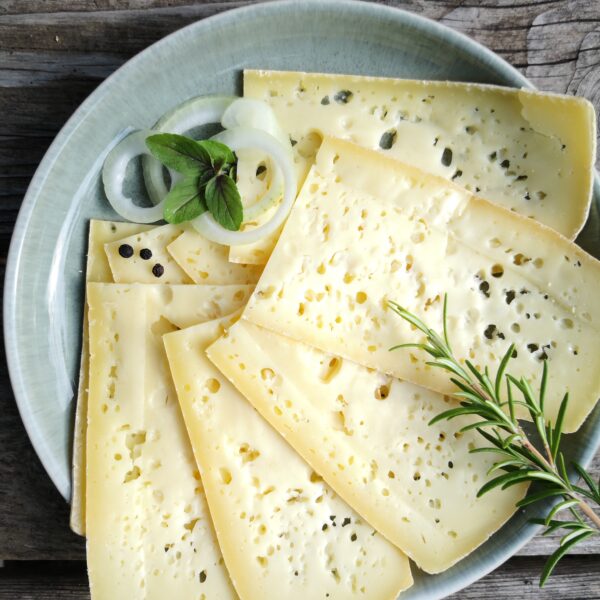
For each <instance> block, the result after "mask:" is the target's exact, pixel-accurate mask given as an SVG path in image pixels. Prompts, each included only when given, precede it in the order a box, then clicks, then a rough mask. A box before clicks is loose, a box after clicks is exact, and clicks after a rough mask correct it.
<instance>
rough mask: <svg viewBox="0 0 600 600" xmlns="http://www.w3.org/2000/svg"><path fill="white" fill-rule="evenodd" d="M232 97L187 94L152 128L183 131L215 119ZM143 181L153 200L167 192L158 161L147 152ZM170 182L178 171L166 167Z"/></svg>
mask: <svg viewBox="0 0 600 600" xmlns="http://www.w3.org/2000/svg"><path fill="white" fill-rule="evenodd" d="M234 100H235V98H233V97H230V96H197V97H195V98H190V99H189V100H186V101H185V102H183V103H182V104H179V105H178V106H176V107H175V108H174V109H172V110H170V111H169V112H167V113H165V114H164V115H163V116H162V117H161V118H160V119H159V120H158V121H157V122H156V124H155V125H154V127H153V129H154V130H155V133H156V132H163V131H164V132H167V133H179V134H184V133H186V132H188V131H189V130H190V129H194V127H201V126H202V125H209V124H210V123H219V122H220V121H221V119H222V117H223V114H224V112H225V110H226V109H227V107H228V106H229V105H230V104H231V103H232V102H233V101H234ZM142 166H143V170H144V182H145V183H146V188H147V190H148V195H149V196H150V199H151V200H152V202H153V203H154V204H158V203H159V202H160V201H161V200H162V199H163V198H164V197H165V196H166V195H167V194H168V193H169V189H168V188H167V185H166V183H165V178H164V173H163V166H162V163H161V162H160V161H159V160H157V159H156V158H154V157H153V156H148V157H147V158H146V157H145V158H144V162H143V165H142ZM169 174H170V175H171V184H173V182H174V181H175V180H177V179H178V174H177V173H175V172H174V171H171V170H169Z"/></svg>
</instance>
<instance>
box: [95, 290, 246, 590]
mask: <svg viewBox="0 0 600 600" xmlns="http://www.w3.org/2000/svg"><path fill="white" fill-rule="evenodd" d="M248 293H249V288H248V286H192V285H173V286H169V285H139V284H100V283H91V284H89V285H88V305H89V324H90V334H89V335H90V337H89V340H90V383H89V407H88V408H89V410H88V430H87V477H86V480H87V487H86V499H87V506H86V533H87V537H88V543H87V558H88V571H89V578H90V588H91V592H92V598H94V599H97V600H103V599H105V598H106V599H110V600H114V599H120V598H123V599H128V600H131V598H136V599H137V598H140V599H148V600H154V599H157V600H159V599H161V600H162V599H164V598H165V597H169V595H170V596H172V597H173V598H206V599H208V598H235V597H236V594H235V592H234V590H233V588H232V586H231V583H230V581H229V579H228V576H227V572H226V569H225V567H224V565H223V561H222V557H221V554H220V550H219V547H218V544H217V542H216V539H215V536H214V532H213V529H212V524H211V521H210V515H209V513H208V508H207V505H206V500H205V497H204V492H203V488H202V484H201V482H200V475H199V473H198V471H197V467H196V464H195V461H194V457H193V454H192V450H191V447H190V445H189V440H188V438H187V435H186V431H185V426H184V423H183V420H182V418H181V413H180V409H179V405H178V403H177V397H176V394H175V390H174V389H173V386H172V381H171V377H170V373H169V368H168V364H167V360H166V356H165V353H164V347H163V344H162V336H163V334H165V333H166V332H170V331H175V330H176V329H177V328H180V327H189V326H190V325H192V324H196V323H199V322H202V321H206V320H208V319H214V318H216V317H219V316H221V315H223V314H225V313H229V312H231V311H233V310H236V309H238V308H240V307H241V306H243V304H244V302H245V300H246V298H247V296H248Z"/></svg>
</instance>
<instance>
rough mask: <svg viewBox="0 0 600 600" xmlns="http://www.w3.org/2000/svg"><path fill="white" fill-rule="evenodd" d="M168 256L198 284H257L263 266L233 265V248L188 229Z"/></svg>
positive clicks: (171, 246) (170, 247)
mask: <svg viewBox="0 0 600 600" xmlns="http://www.w3.org/2000/svg"><path fill="white" fill-rule="evenodd" d="M167 251H168V253H169V254H170V255H171V256H172V257H173V259H174V260H175V262H176V263H177V264H178V265H179V266H180V267H181V269H183V271H185V272H186V274H187V275H188V277H189V278H190V279H191V280H192V281H194V282H195V283H210V284H231V283H256V282H257V281H258V278H259V277H260V274H261V272H262V267H261V266H256V265H239V264H235V263H231V262H229V248H228V247H227V246H222V245H221V244H215V243H213V242H211V241H209V240H207V239H206V238H204V237H203V236H201V235H200V234H199V233H197V232H196V231H194V230H193V229H187V230H186V231H184V232H183V233H182V234H181V235H180V236H179V237H177V238H176V239H175V240H174V241H173V242H171V243H170V244H169V245H168V246H167Z"/></svg>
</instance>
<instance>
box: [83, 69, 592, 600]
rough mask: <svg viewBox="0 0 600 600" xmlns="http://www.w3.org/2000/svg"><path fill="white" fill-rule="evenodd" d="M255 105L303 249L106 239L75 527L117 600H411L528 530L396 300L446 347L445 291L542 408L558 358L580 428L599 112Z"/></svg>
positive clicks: (452, 91) (587, 380)
mask: <svg viewBox="0 0 600 600" xmlns="http://www.w3.org/2000/svg"><path fill="white" fill-rule="evenodd" d="M244 87H245V95H247V96H249V97H253V98H260V99H263V100H265V101H267V102H268V103H269V104H270V105H271V106H272V108H273V109H274V111H275V113H276V115H277V117H278V119H279V121H280V124H281V125H282V128H283V129H284V130H285V131H286V132H287V133H289V135H290V137H291V138H292V143H293V144H294V159H295V162H296V166H297V170H298V174H299V176H300V181H304V183H303V186H302V189H301V192H300V194H299V197H298V199H297V201H296V204H295V207H294V209H293V210H292V213H291V215H290V217H289V219H288V221H287V223H286V225H285V226H284V228H283V230H282V231H281V232H278V234H277V235H276V236H273V237H271V238H268V239H265V240H262V241H261V242H259V243H257V244H252V245H250V246H240V247H236V248H232V249H231V250H230V249H228V248H227V247H224V246H220V245H218V244H214V243H211V242H208V241H207V240H205V239H204V238H202V237H201V236H200V235H199V234H197V233H196V232H194V231H193V230H192V229H190V228H189V227H187V226H178V225H165V226H160V227H147V226H141V225H134V224H119V223H108V222H99V221H93V222H92V223H91V227H90V241H89V253H88V270H87V281H88V287H87V304H86V306H87V310H86V313H85V316H84V335H83V346H82V361H81V377H80V387H79V394H78V406H77V416H76V431H75V444H74V464H73V475H74V486H73V487H74V492H73V494H74V496H73V505H72V527H73V529H74V530H76V531H78V532H79V533H85V534H86V535H87V537H88V542H87V544H88V545H87V549H88V569H89V575H90V585H91V590H92V597H93V598H94V599H95V600H103V599H104V598H107V599H108V598H109V599H111V600H112V599H120V598H123V599H128V600H129V599H130V598H143V599H149V600H153V599H155V598H157V599H158V598H161V599H162V598H165V597H168V596H169V595H170V596H173V597H175V598H201V599H209V598H238V597H240V598H242V599H243V600H254V599H256V598H266V597H270V596H272V595H273V594H274V593H276V594H277V595H278V596H281V597H285V598H298V599H304V598H317V597H325V598H331V599H334V598H340V599H345V598H348V599H350V598H374V599H379V598H381V599H390V600H391V599H392V598H395V597H396V596H397V594H398V593H400V592H401V591H402V590H404V589H406V588H408V587H409V586H410V585H411V584H412V577H411V571H410V565H409V561H408V558H407V557H410V558H411V559H412V560H413V561H414V562H415V563H416V564H417V565H418V566H419V567H420V568H422V569H423V570H424V571H426V572H429V573H438V572H441V571H443V570H445V569H447V568H449V567H450V566H452V565H453V564H455V563H456V562H457V561H458V560H460V559H461V558H463V557H464V556H466V555H467V554H469V553H470V552H472V551H473V550H474V549H475V548H477V547H479V546H480V545H481V544H482V543H483V542H485V540H486V539H487V538H488V537H489V536H490V535H491V534H492V533H493V532H494V531H496V530H497V529H498V528H499V527H501V526H502V524H503V523H505V522H506V521H507V519H509V517H510V516H511V515H512V514H513V513H514V511H515V504H516V503H517V502H518V501H519V500H520V499H521V498H522V497H523V496H524V494H525V493H526V486H524V485H520V486H515V487H512V488H510V489H509V490H499V489H496V490H494V491H493V492H491V493H488V494H486V495H484V496H483V497H481V498H478V497H477V492H478V490H479V489H480V487H481V485H482V484H483V483H484V482H485V481H486V479H487V478H488V477H490V474H489V470H490V467H492V465H493V463H494V462H495V460H497V456H495V455H493V454H489V453H485V454H483V453H477V454H473V453H471V452H470V451H471V450H472V449H474V448H475V447H476V446H477V445H478V444H479V443H480V438H479V434H478V433H477V432H475V431H465V432H462V431H460V430H461V428H462V427H464V426H465V425H468V424H470V423H471V422H472V421H471V419H470V418H466V417H465V418H461V419H457V420H455V421H452V422H450V423H449V422H440V423H437V424H435V425H429V421H430V420H431V418H432V417H433V416H435V415H437V414H439V413H440V412H442V411H443V410H445V409H446V408H447V407H448V406H449V405H451V403H452V402H454V401H453V400H452V399H451V398H450V397H448V396H447V395H444V394H451V393H452V392H453V387H452V385H450V383H449V381H448V379H447V378H446V377H445V376H444V374H443V373H442V372H441V371H437V370H434V369H432V368H430V367H428V366H427V365H425V362H424V358H425V357H424V356H423V355H422V354H420V353H419V352H418V351H408V350H402V351H398V352H396V353H390V352H389V347H390V346H393V345H395V344H398V343H402V342H420V341H422V338H421V337H420V336H419V335H417V333H416V332H415V330H414V328H411V327H409V326H408V325H407V324H406V323H404V322H403V321H402V320H401V319H400V318H399V317H397V316H396V315H395V314H394V313H393V312H392V311H391V310H390V309H389V301H392V300H393V301H396V302H398V303H400V304H402V305H404V306H405V307H407V308H408V309H409V310H411V311H412V312H414V313H416V314H417V315H418V316H420V317H422V318H423V319H424V320H426V321H427V322H428V323H429V324H431V325H432V326H433V327H434V328H436V329H441V326H442V323H441V305H442V302H443V298H444V295H445V294H448V296H449V310H448V332H449V337H450V339H451V340H452V343H453V348H454V351H455V354H456V355H457V356H459V357H461V358H462V359H465V358H470V359H471V360H472V361H473V362H475V363H476V365H477V366H478V367H479V368H482V369H483V368H486V367H490V368H492V369H493V368H494V367H495V366H496V365H497V364H498V361H499V360H500V358H501V356H502V355H503V353H504V352H505V351H506V349H507V348H508V346H509V344H510V343H514V344H515V353H514V359H513V362H512V363H511V366H510V371H511V372H512V373H513V374H514V375H516V376H524V377H527V378H528V379H529V380H530V381H531V382H532V385H534V386H535V385H536V383H537V382H538V379H539V375H540V373H541V365H542V362H543V361H548V362H549V364H550V366H551V368H550V381H549V390H551V393H549V395H548V397H547V398H546V410H547V412H548V414H549V416H550V417H551V418H553V417H555V415H556V412H557V408H558V403H559V401H560V399H561V397H562V393H563V392H564V391H565V390H566V389H567V388H569V391H570V393H571V405H570V408H569V411H568V413H567V415H566V418H565V430H566V431H575V430H576V429H577V428H578V427H579V426H580V425H581V423H582V422H583V420H584V419H585V417H586V415H587V414H588V413H589V411H590V410H591V408H592V407H593V405H594V403H595V400H596V398H597V397H598V394H599V392H600V374H598V371H597V369H595V368H594V367H595V364H594V357H595V356H596V355H597V353H598V352H599V351H600V342H599V341H598V339H600V338H599V336H598V333H600V331H598V327H599V325H598V323H599V320H600V314H599V313H598V310H597V308H596V306H595V303H594V299H595V297H596V295H597V293H598V291H599V290H598V289H597V288H598V286H599V285H600V284H599V283H598V282H599V281H600V266H599V263H598V262H597V261H595V260H594V259H592V258H591V257H589V256H588V255H586V254H585V253H584V252H582V251H581V250H580V249H578V248H577V247H576V246H575V245H573V244H572V243H571V242H569V241H568V239H567V238H566V237H563V236H562V235H561V233H562V234H564V235H565V236H567V237H571V238H572V237H574V236H575V235H576V233H577V232H578V231H579V230H580V228H581V226H582V224H583V222H584V220H585V216H586V214H587V210H588V207H589V199H590V192H591V181H592V179H591V176H592V164H593V157H594V136H593V131H594V128H593V123H594V115H593V111H592V110H591V108H590V106H589V104H587V103H586V102H584V101H581V100H577V99H574V98H566V97H559V96H552V95H543V94H538V93H535V92H528V91H520V90H514V91H513V90H504V89H500V88H493V87H486V86H476V85H471V84H448V83H436V82H414V81H402V80H385V79H374V78H363V77H341V76H329V75H315V74H313V75H310V74H304V73H274V72H259V71H249V72H246V73H245V82H244ZM564 114H568V115H569V123H568V126H567V125H563V123H564V122H565V120H564ZM329 135H334V136H336V137H337V138H346V139H347V140H351V142H356V145H355V144H354V143H351V142H349V141H342V140H341V139H334V138H330V137H328V136H329ZM324 136H325V137H324ZM396 159H400V160H403V161H405V163H409V164H410V165H412V166H408V164H404V163H402V162H398V161H397V160H396ZM250 175H251V174H250ZM250 175H249V174H247V173H246V174H244V176H243V178H244V179H247V178H249V179H253V178H252V177H250ZM255 180H256V178H254V179H253V181H255ZM472 193H475V194H481V195H482V196H484V197H486V198H488V199H489V200H491V201H493V202H494V203H495V204H492V203H490V202H488V201H485V200H481V199H479V198H478V197H476V196H474V195H473V194H472ZM498 204H500V205H501V206H502V207H503V208H502V207H499V206H498ZM506 208H509V209H512V211H513V212H510V211H507V210H505V209H506ZM271 212H272V211H271ZM515 213H517V214H515ZM518 213H520V214H518ZM270 214H271V213H270V212H267V213H265V215H263V216H262V217H261V218H260V219H259V220H258V221H257V223H256V224H258V223H260V222H262V220H265V219H267V218H269V216H270ZM527 217H531V218H530V219H528V218H527ZM541 223H545V224H546V225H549V226H551V227H554V228H555V229H557V230H558V231H560V232H561V233H556V232H555V231H552V230H551V229H549V228H548V227H547V226H546V225H543V224H541ZM251 226H253V225H251ZM267 261H268V262H267ZM265 263H267V264H266V266H265V267H264V271H263V265H264V264H265ZM255 286H256V289H254V287H255ZM240 317H241V318H240ZM574 374H575V375H576V376H575V377H574V376H573V375H574ZM409 382H410V383H409ZM420 386H421V387H420Z"/></svg>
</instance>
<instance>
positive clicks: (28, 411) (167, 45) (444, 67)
mask: <svg viewBox="0 0 600 600" xmlns="http://www.w3.org/2000/svg"><path fill="white" fill-rule="evenodd" d="M244 67H251V68H271V69H285V70H308V71H326V72H327V71H328V72H337V73H356V74H364V75H387V76H393V77H409V78H423V79H452V80H460V81H474V82H483V83H496V84H502V85H510V86H525V87H531V85H530V84H529V82H528V81H527V80H526V79H525V78H524V77H523V76H522V75H520V74H519V73H518V72H517V71H516V70H515V69H513V68H512V67H511V66H510V65H508V64H507V63H506V62H504V61H503V60H502V59H500V58H498V57H497V56H496V55H495V54H493V53H492V52H490V51H489V50H487V49H485V48H483V47H482V46H480V45H478V44H476V43H475V42H473V41H472V40H470V39H468V38H466V37H464V36H462V35H460V34H458V33H456V32H454V31H452V30H450V29H447V28H445V27H443V26H441V25H438V24H436V23H434V22H432V21H428V20H425V19H423V18H420V17H417V16H415V15H412V14H410V13H406V12H403V11H400V10H397V9H392V8H387V7H384V6H377V5H373V4H366V3H360V2H349V1H337V2H336V1H331V0H330V1H319V2H310V1H308V2H306V1H304V2H300V1H298V2H293V1H288V2H273V3H268V4H261V5H254V6H250V7H247V8H241V9H238V10H233V11H230V12H227V13H224V14H221V15H218V16H215V17H211V18H209V19H206V20H204V21H201V22H199V23H195V24H193V25H190V26H189V27H186V28H185V29H182V30H180V31H178V32H176V33H174V34H173V35H170V36H168V37H167V38H165V39H163V40H161V41H160V42H158V43H156V44H154V45H153V46H151V47H150V48H148V49H147V50H145V51H144V52H142V53H141V54H139V55H138V56H136V57H135V58H133V59H132V60H130V61H129V62H128V63H127V64H126V65H124V66H123V67H122V68H120V69H119V70H118V71H117V72H116V73H115V74H114V75H112V76H111V77H109V78H108V79H107V80H106V81H105V82H104V83H103V84H102V85H101V86H100V87H99V88H98V89H97V90H96V91H95V92H94V93H93V94H92V95H91V96H90V97H89V98H88V99H87V100H86V101H85V102H84V103H83V104H82V105H81V107H80V108H79V109H78V110H77V112H76V113H75V114H74V115H73V116H72V117H71V119H70V120H69V121H68V123H67V124H66V125H65V126H64V128H63V129H62V131H61V132H60V133H59V134H58V136H57V137H56V139H55V140H54V143H53V144H52V145H51V147H50V149H49V150H48V152H47V153H46V156H45V157H44V159H43V160H42V163H41V164H40V166H39V168H38V170H37V172H36V174H35V176H34V178H33V180H32V182H31V185H30V186H29V190H28V191H27V194H26V196H25V199H24V201H23V206H22V208H21V211H20V213H19V218H18V220H17V224H16V228H15V232H14V235H13V239H12V243H11V247H10V254H9V259H8V266H7V273H6V281H5V297H4V301H5V304H4V331H5V343H6V354H7V357H8V363H9V368H10V376H11V381H12V385H13V388H14V392H15V395H16V398H17V402H18V405H19V410H20V412H21V416H22V418H23V421H24V423H25V426H26V428H27V431H28V433H29V436H30V438H31V441H32V443H33V445H34V447H35V449H36V451H37V453H38V455H39V457H40V459H41V461H42V463H43V464H44V466H45V468H46V470H47V471H48V474H49V475H50V477H51V478H52V480H53V481H54V483H55V484H56V486H57V488H58V489H59V490H60V492H61V494H63V496H64V497H65V498H68V497H69V488H70V453H71V421H72V410H73V407H72V404H71V399H72V396H73V390H74V389H75V385H76V379H77V371H78V361H79V349H80V335H81V314H82V302H83V283H84V271H83V269H84V253H85V239H86V232H87V225H88V220H89V219H90V218H91V217H96V218H115V215H114V213H113V212H112V211H111V210H110V208H109V207H108V204H107V202H106V200H105V198H104V196H103V193H102V190H101V186H100V184H99V179H98V173H99V168H100V166H101V164H102V155H103V152H104V151H105V149H106V148H107V147H108V146H109V145H110V144H111V142H112V141H113V140H114V139H115V138H116V137H117V136H118V135H119V134H120V133H121V132H123V130H124V129H125V128H127V127H131V126H133V127H135V128H141V127H148V126H151V125H152V123H154V122H155V121H156V120H157V118H158V117H159V116H160V115H161V114H162V113H164V112H165V111H166V110H168V109H169V108H171V107H173V106H174V105H176V104H178V103H179V102H181V101H183V100H185V99H186V98H188V97H190V96H194V95H198V94H210V93H217V92H218V93H220V94H233V93H240V92H241V85H240V84H241V70H242V69H243V68H244ZM598 191H599V186H598V184H597V185H596V195H595V203H594V209H593V217H592V219H591V221H590V223H588V226H587V227H586V230H585V233H584V235H583V238H582V240H583V241H582V243H583V245H584V246H585V247H586V249H587V250H589V251H591V252H593V253H594V254H596V255H598V254H600V252H599V251H600V243H599V239H600V236H599V235H598V218H597V212H598V211H597V202H598V198H599V197H600V195H599V194H598ZM599 423H600V410H599V409H598V408H597V409H596V410H595V412H594V414H593V415H592V416H591V417H590V418H589V419H588V421H587V423H586V424H585V426H584V427H583V428H582V429H581V430H580V431H579V432H578V433H577V434H576V435H574V436H571V438H572V439H571V440H570V442H571V444H572V448H573V453H574V455H575V456H577V458H578V459H579V460H580V462H582V463H584V464H585V463H587V462H588V461H589V460H590V459H591V457H592V456H593V454H594V452H595V451H596V449H597V447H598V444H599V442H600V429H599V428H598V427H597V426H598V424H599ZM594 429H596V430H597V431H596V432H594ZM528 516H530V515H526V514H524V513H521V514H519V515H517V516H515V517H514V518H513V519H512V520H511V521H510V523H508V524H507V525H506V526H505V527H504V528H503V529H502V530H501V531H500V532H498V533H497V534H496V535H494V536H493V538H492V539H491V540H489V541H488V542H487V543H486V544H485V545H484V546H482V547H481V548H480V549H479V550H478V551H476V552H475V553H473V554H472V555H471V556H469V557H468V558H467V559H465V560H464V561H462V562H461V563H460V564H458V565H457V566H455V567H454V568H452V569H450V570H449V571H447V572H445V573H443V574H441V575H438V576H435V577H432V576H426V575H423V574H420V573H418V572H417V573H416V583H415V586H414V587H413V588H412V589H411V590H409V591H408V592H407V593H406V594H404V595H403V598H406V599H408V598H410V599H415V598H422V599H425V598H426V599H428V600H432V599H433V598H438V597H442V596H445V595H447V594H450V593H452V592H455V591H457V590H459V589H461V588H463V587H465V586H467V585H469V584H470V583H471V582H473V581H475V580H476V579H478V578H479V577H482V576H483V575H484V574H486V573H487V572H489V571H491V570H492V569H494V568H496V567H497V566H498V565H499V564H501V563H502V562H504V561H505V560H506V559H507V558H508V557H509V556H510V555H512V554H513V553H514V552H515V551H516V550H517V549H518V548H519V547H520V546H522V545H523V544H524V543H525V542H526V541H527V540H528V539H529V538H530V537H531V536H532V535H533V534H534V533H535V531H536V528H534V527H532V526H531V525H529V524H528V523H527V518H528Z"/></svg>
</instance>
